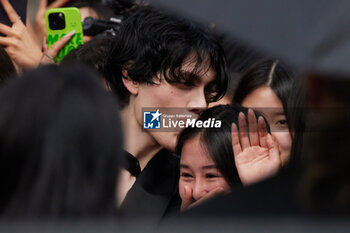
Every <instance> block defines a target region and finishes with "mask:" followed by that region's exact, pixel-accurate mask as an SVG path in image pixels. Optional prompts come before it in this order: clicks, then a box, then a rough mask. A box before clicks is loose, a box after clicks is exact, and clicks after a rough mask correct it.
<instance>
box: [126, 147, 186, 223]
mask: <svg viewBox="0 0 350 233" xmlns="http://www.w3.org/2000/svg"><path fill="white" fill-rule="evenodd" d="M178 182H179V158H178V157H176V155H174V154H172V153H171V152H169V151H167V150H165V149H163V150H161V151H160V152H158V153H157V154H156V155H155V156H154V157H153V158H152V159H151V160H150V161H149V162H148V164H147V165H146V167H145V168H144V170H143V171H142V172H141V174H140V175H138V176H137V178H136V182H135V183H134V185H133V186H132V187H131V189H130V190H129V192H128V193H127V195H126V197H125V199H124V202H123V203H122V205H121V207H120V212H121V215H122V216H124V217H126V218H128V217H147V218H152V219H153V220H154V221H156V222H159V221H160V220H161V219H162V218H163V217H164V216H165V215H166V214H168V213H171V212H175V211H178V210H179V208H180V204H181V199H180V196H179V193H178Z"/></svg>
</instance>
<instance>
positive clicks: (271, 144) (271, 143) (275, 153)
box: [266, 134, 282, 170]
mask: <svg viewBox="0 0 350 233" xmlns="http://www.w3.org/2000/svg"><path fill="white" fill-rule="evenodd" d="M266 142H267V147H268V148H269V152H270V158H271V159H272V160H273V161H275V163H276V164H278V165H277V167H278V168H281V167H282V160H281V157H280V153H279V150H278V143H277V141H276V139H275V137H273V136H272V135H271V134H268V135H267V137H266ZM277 170H278V169H277Z"/></svg>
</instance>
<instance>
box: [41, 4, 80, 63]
mask: <svg viewBox="0 0 350 233" xmlns="http://www.w3.org/2000/svg"><path fill="white" fill-rule="evenodd" d="M45 19H46V31H47V33H46V34H47V44H48V47H49V48H51V46H52V45H53V44H54V43H56V42H57V41H58V40H59V39H61V38H62V37H64V36H65V35H67V34H68V33H70V32H72V31H74V32H75V34H74V35H73V36H72V37H71V39H70V40H69V42H68V43H67V44H66V45H65V46H64V47H63V48H62V49H61V50H60V51H59V52H58V54H57V56H56V57H55V61H56V62H60V61H61V60H62V59H63V57H64V56H65V55H67V54H68V53H69V52H70V51H71V50H72V49H75V48H77V47H78V46H79V45H81V44H83V43H84V41H83V26H82V23H81V17H80V11H79V9H78V8H76V7H67V8H57V9H50V10H48V11H47V12H46V15H45Z"/></svg>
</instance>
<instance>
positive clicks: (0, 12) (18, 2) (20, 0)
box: [0, 0, 27, 35]
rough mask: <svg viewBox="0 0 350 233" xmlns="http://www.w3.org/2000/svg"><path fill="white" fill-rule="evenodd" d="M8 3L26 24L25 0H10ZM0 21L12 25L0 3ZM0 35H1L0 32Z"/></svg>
mask: <svg viewBox="0 0 350 233" xmlns="http://www.w3.org/2000/svg"><path fill="white" fill-rule="evenodd" d="M9 2H10V4H11V5H12V7H13V9H15V11H16V12H17V14H18V15H19V16H20V17H21V20H22V22H23V23H24V24H26V18H27V0H10V1H9ZM0 23H2V24H5V25H7V26H12V23H11V21H10V20H9V18H8V17H7V14H6V12H5V10H4V8H3V7H2V5H1V3H0ZM0 35H2V34H1V33H0Z"/></svg>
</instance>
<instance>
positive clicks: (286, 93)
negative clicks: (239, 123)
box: [233, 59, 304, 160]
mask: <svg viewBox="0 0 350 233" xmlns="http://www.w3.org/2000/svg"><path fill="white" fill-rule="evenodd" d="M264 86H269V87H270V88H271V89H272V90H273V91H274V92H275V94H276V95H277V97H278V98H279V99H280V100H281V102H282V105H283V111H284V113H285V115H286V118H287V123H288V127H289V132H291V136H292V138H293V145H292V151H291V155H293V156H291V160H294V159H295V158H296V157H297V156H299V154H300V153H301V145H302V133H303V129H304V122H303V109H302V107H303V103H302V99H303V95H302V91H301V87H300V85H299V84H298V82H297V81H296V80H295V77H294V74H293V72H292V71H291V70H290V69H289V68H288V67H287V66H286V65H285V64H283V63H281V62H279V61H278V60H274V59H262V60H260V61H258V62H256V63H255V64H253V65H252V66H250V67H248V68H247V69H246V70H245V71H244V72H243V74H242V78H241V80H240V82H239V83H238V86H237V89H236V91H235V93H234V97H233V103H238V104H241V103H242V102H243V100H244V99H245V98H246V97H247V96H248V95H249V94H250V93H252V92H253V91H254V90H256V89H258V88H260V87H264ZM292 132H293V133H292Z"/></svg>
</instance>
